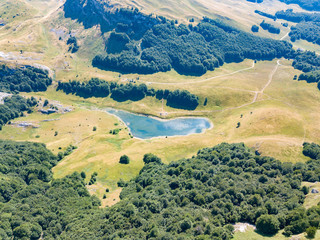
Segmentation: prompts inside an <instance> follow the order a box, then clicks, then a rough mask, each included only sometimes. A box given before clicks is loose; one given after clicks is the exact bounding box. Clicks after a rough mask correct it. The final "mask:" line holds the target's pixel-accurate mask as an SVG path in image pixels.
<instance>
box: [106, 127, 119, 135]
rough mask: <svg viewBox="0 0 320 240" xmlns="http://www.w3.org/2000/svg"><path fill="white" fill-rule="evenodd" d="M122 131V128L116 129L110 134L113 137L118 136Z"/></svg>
mask: <svg viewBox="0 0 320 240" xmlns="http://www.w3.org/2000/svg"><path fill="white" fill-rule="evenodd" d="M121 130H122V129H121V128H116V129H113V130H110V131H109V133H110V134H112V135H118V134H119V132H120V131H121Z"/></svg>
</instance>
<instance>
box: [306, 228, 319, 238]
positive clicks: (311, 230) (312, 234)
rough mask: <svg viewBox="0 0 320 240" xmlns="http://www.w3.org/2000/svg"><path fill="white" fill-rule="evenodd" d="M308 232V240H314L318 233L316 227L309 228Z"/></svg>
mask: <svg viewBox="0 0 320 240" xmlns="http://www.w3.org/2000/svg"><path fill="white" fill-rule="evenodd" d="M306 232H307V237H308V238H314V237H315V236H316V233H317V228H316V227H308V228H307V231H306Z"/></svg>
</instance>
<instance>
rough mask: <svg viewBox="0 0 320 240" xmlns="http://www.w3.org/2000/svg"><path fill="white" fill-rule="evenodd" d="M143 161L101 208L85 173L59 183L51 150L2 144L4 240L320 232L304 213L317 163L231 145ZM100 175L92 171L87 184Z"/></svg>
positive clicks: (315, 210)
mask: <svg viewBox="0 0 320 240" xmlns="http://www.w3.org/2000/svg"><path fill="white" fill-rule="evenodd" d="M317 147H318V148H320V147H319V146H317ZM305 148H307V146H306V144H305ZM143 161H144V162H145V166H144V167H143V169H142V170H141V171H140V173H139V175H138V176H137V177H136V178H134V179H133V180H131V181H130V182H128V183H126V182H124V181H123V180H120V181H119V183H118V184H119V186H121V187H124V189H123V191H122V193H121V199H122V200H121V201H120V202H119V203H118V204H116V205H114V206H112V207H110V208H105V209H101V208H99V205H100V202H99V200H98V199H97V198H96V197H94V196H93V197H90V195H89V193H88V191H87V189H86V188H85V183H84V178H85V174H84V173H81V175H80V174H78V173H74V174H72V175H69V176H67V177H64V178H62V179H59V180H55V179H52V173H51V168H52V167H53V166H54V165H56V164H57V162H58V157H56V156H54V155H53V154H52V153H50V152H49V151H48V150H47V149H46V148H45V146H44V145H43V144H38V143H25V142H22V143H16V142H11V141H0V166H1V167H0V181H1V183H2V184H1V185H0V186H1V202H2V204H1V208H0V221H1V224H0V229H1V230H0V234H1V237H2V239H10V238H12V237H14V238H16V239H23V238H27V239H39V237H40V235H41V234H43V237H44V238H48V239H50V238H57V237H59V238H60V239H75V237H79V236H80V237H81V238H84V239H114V238H116V237H117V238H123V237H127V238H128V237H129V238H134V239H137V238H139V239H145V238H151V237H158V238H164V237H165V238H175V239H177V238H181V239H182V238H183V239H186V238H197V239H203V238H210V239H226V240H227V239H231V237H232V234H233V227H232V226H231V225H230V223H235V222H241V221H246V222H249V223H254V224H256V225H257V230H258V231H260V232H261V233H264V234H274V233H276V232H277V231H278V230H279V229H283V228H284V234H286V235H290V234H297V233H301V232H304V231H306V230H307V229H309V230H308V232H309V233H308V234H311V233H312V231H311V230H310V227H316V228H317V227H318V226H319V222H320V214H319V213H320V210H319V209H320V206H315V207H312V208H310V209H308V210H305V209H304V208H302V207H301V205H302V203H303V201H304V197H305V192H303V190H302V188H301V181H302V180H303V179H302V178H304V177H303V175H304V174H307V175H308V174H313V175H314V176H315V178H314V179H309V181H319V180H320V172H319V171H318V170H317V169H319V166H320V163H319V162H318V160H309V161H308V162H307V163H305V164H304V163H297V164H290V163H281V162H280V161H278V160H275V159H273V158H270V157H265V156H257V155H256V154H255V153H253V152H252V151H251V150H250V149H249V148H247V147H246V146H244V145H243V144H226V143H223V144H220V145H218V146H216V147H213V148H206V149H203V150H200V151H199V152H198V154H197V156H194V157H193V158H191V159H182V160H179V161H176V162H172V163H170V164H169V165H165V164H163V163H162V162H161V160H160V159H159V158H158V157H157V156H155V155H153V154H146V155H145V156H144V158H143ZM12 163H14V164H12ZM308 169H309V170H308ZM96 177H97V173H96V172H94V173H93V174H92V175H91V178H90V182H89V185H92V184H94V183H95V182H96ZM49 182H50V183H49ZM62 213H63V214H62ZM310 236H311V235H310Z"/></svg>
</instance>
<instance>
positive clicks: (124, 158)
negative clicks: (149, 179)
mask: <svg viewBox="0 0 320 240" xmlns="http://www.w3.org/2000/svg"><path fill="white" fill-rule="evenodd" d="M119 163H121V164H129V163H130V158H129V157H128V156H127V155H122V156H121V157H120V161H119Z"/></svg>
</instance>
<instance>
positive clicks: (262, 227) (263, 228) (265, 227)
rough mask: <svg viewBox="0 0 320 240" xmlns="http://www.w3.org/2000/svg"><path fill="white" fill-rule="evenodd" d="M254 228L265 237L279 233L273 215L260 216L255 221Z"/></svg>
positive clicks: (276, 221)
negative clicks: (265, 235)
mask: <svg viewBox="0 0 320 240" xmlns="http://www.w3.org/2000/svg"><path fill="white" fill-rule="evenodd" d="M256 227H257V230H258V232H261V233H263V234H267V235H273V234H276V233H277V232H278V231H279V229H280V223H279V221H278V219H277V218H276V217H275V216H273V215H262V216H261V217H259V218H258V219H257V222H256Z"/></svg>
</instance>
